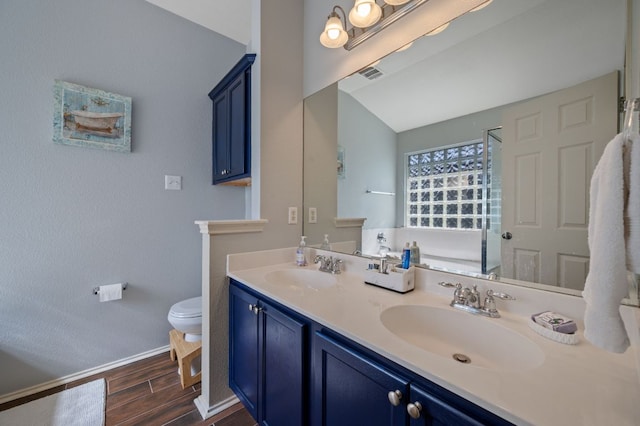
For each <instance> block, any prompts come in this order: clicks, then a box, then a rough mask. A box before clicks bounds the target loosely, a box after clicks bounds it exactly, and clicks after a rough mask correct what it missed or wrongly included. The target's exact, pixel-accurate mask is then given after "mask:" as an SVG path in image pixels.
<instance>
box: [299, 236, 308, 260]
mask: <svg viewBox="0 0 640 426" xmlns="http://www.w3.org/2000/svg"><path fill="white" fill-rule="evenodd" d="M306 238H307V237H305V236H304V235H303V236H302V237H301V238H300V244H298V248H297V249H296V265H298V266H307V257H306V255H305V253H304V249H305V247H306V246H307V243H306V242H305V239H306Z"/></svg>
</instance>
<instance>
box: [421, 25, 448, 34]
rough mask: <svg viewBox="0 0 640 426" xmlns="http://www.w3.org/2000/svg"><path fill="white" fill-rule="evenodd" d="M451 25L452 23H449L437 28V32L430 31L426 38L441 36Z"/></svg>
mask: <svg viewBox="0 0 640 426" xmlns="http://www.w3.org/2000/svg"><path fill="white" fill-rule="evenodd" d="M450 23H451V22H447V23H446V24H442V25H440V26H439V27H438V28H436V29H435V30H432V31H429V32H428V33H426V34H425V35H426V36H434V35H436V34H440V33H441V32H443V31H444V30H446V29H447V27H448V26H449V24H450Z"/></svg>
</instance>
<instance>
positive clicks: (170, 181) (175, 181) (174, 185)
mask: <svg viewBox="0 0 640 426" xmlns="http://www.w3.org/2000/svg"><path fill="white" fill-rule="evenodd" d="M164 189H171V190H177V191H179V190H181V189H182V176H169V175H165V176H164Z"/></svg>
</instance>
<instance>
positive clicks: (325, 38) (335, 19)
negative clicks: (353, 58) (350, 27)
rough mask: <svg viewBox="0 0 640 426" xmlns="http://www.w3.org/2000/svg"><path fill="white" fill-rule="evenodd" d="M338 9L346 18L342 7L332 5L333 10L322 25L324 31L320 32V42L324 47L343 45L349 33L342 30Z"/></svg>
mask: <svg viewBox="0 0 640 426" xmlns="http://www.w3.org/2000/svg"><path fill="white" fill-rule="evenodd" d="M338 10H339V11H341V12H342V16H343V18H346V15H345V13H344V9H343V8H341V7H340V6H333V10H332V11H331V14H330V15H329V17H328V18H327V23H326V25H325V26H324V31H323V32H322V34H320V43H322V45H323V46H324V47H328V48H330V49H335V48H337V47H342V46H344V45H345V43H346V42H347V40H348V39H349V35H348V34H347V32H346V31H345V30H344V26H343V24H342V20H341V19H340V15H338V13H337V11H338ZM345 20H346V19H345Z"/></svg>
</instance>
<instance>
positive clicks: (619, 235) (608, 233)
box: [582, 135, 629, 353]
mask: <svg viewBox="0 0 640 426" xmlns="http://www.w3.org/2000/svg"><path fill="white" fill-rule="evenodd" d="M623 146H624V138H623V136H622V135H617V136H616V137H615V138H614V139H613V140H612V141H611V142H609V143H608V144H607V146H606V147H605V149H604V152H603V154H602V157H601V158H600V160H599V161H598V165H597V166H596V168H595V170H594V172H593V177H592V178H591V192H590V194H591V200H590V204H589V250H590V255H591V256H590V262H589V275H588V276H587V280H586V282H585V288H584V291H583V292H582V295H583V297H584V300H585V302H586V304H587V307H586V310H585V313H584V326H585V330H584V337H585V338H586V339H587V340H589V341H590V342H591V343H593V344H594V345H595V346H598V347H600V348H602V349H606V350H608V351H611V352H618V353H621V352H624V351H625V350H626V349H627V348H628V347H629V337H628V335H627V331H626V329H625V327H624V323H623V321H622V317H621V316H620V302H621V301H622V299H623V298H625V297H628V295H629V284H628V281H627V268H626V254H625V233H624V204H625V188H624V176H623V175H624V172H623Z"/></svg>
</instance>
